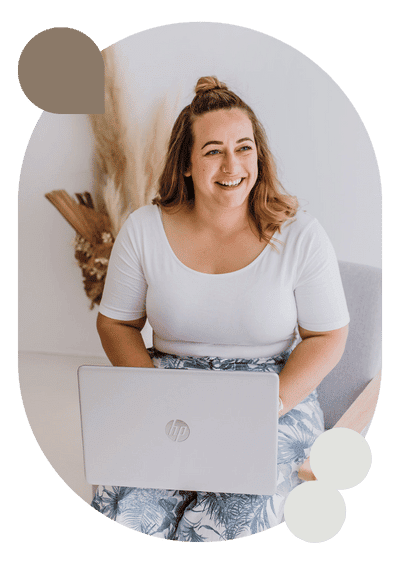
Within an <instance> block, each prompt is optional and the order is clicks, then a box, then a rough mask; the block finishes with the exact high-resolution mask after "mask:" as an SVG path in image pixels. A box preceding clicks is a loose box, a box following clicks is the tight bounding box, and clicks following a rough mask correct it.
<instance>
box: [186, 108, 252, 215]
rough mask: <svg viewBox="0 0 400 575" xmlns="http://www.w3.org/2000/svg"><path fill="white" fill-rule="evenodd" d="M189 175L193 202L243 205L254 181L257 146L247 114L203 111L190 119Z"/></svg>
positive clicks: (231, 205) (234, 110) (229, 111)
mask: <svg viewBox="0 0 400 575" xmlns="http://www.w3.org/2000/svg"><path fill="white" fill-rule="evenodd" d="M192 129H193V136H194V141H193V148H192V153H191V165H190V167H189V169H188V171H187V172H186V173H185V176H191V177H192V180H193V186H194V194H195V203H198V202H199V201H205V202H206V203H208V204H209V205H215V204H218V205H220V206H223V207H238V206H240V205H243V204H244V203H245V202H246V201H247V198H248V196H249V194H250V192H251V190H252V188H253V186H254V184H255V183H256V180H257V174H258V166H257V149H256V145H255V140H254V134H253V127H252V124H251V121H250V119H249V117H248V116H247V114H246V113H245V112H243V111H242V110H240V109H238V108H233V109H231V110H216V111H212V112H207V113H205V114H203V115H202V116H200V117H198V118H196V119H195V120H194V122H193V126H192Z"/></svg>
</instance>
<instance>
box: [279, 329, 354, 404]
mask: <svg viewBox="0 0 400 575" xmlns="http://www.w3.org/2000/svg"><path fill="white" fill-rule="evenodd" d="M299 333H300V337H301V338H302V341H301V342H300V343H299V345H298V346H297V347H296V348H295V349H294V350H293V352H292V353H291V354H290V356H289V359H288V360H287V362H286V365H285V367H284V368H283V369H282V371H281V372H280V374H279V397H280V398H281V399H282V402H283V410H282V411H281V412H280V415H284V414H285V413H287V412H288V411H290V410H291V409H292V408H293V407H295V406H296V405H297V404H298V403H300V402H301V401H302V400H303V399H305V398H306V397H307V396H308V395H309V394H310V393H311V392H312V391H313V390H314V389H315V388H316V387H317V386H318V385H319V384H320V383H321V381H322V380H323V379H324V377H325V376H326V375H328V373H329V372H330V371H332V369H333V368H334V367H335V365H336V364H338V363H339V361H340V358H341V357H342V355H343V352H344V348H345V345H346V340H347V334H348V326H345V327H342V328H340V329H335V330H332V331H324V332H317V331H308V330H306V329H304V328H302V327H300V326H299Z"/></svg>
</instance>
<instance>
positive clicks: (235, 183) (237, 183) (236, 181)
mask: <svg viewBox="0 0 400 575" xmlns="http://www.w3.org/2000/svg"><path fill="white" fill-rule="evenodd" d="M241 181H242V178H239V179H238V180H235V181H234V182H218V183H219V184H222V185H223V186H238V185H239V184H240V182H241Z"/></svg>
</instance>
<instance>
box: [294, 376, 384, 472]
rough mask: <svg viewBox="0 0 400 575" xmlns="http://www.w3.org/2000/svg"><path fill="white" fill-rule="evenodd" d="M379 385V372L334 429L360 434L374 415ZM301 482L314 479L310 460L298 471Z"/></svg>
mask: <svg viewBox="0 0 400 575" xmlns="http://www.w3.org/2000/svg"><path fill="white" fill-rule="evenodd" d="M380 383H381V372H380V371H379V373H377V375H376V376H375V377H374V378H373V379H371V381H370V382H369V383H368V385H367V386H366V387H365V389H364V390H363V391H362V392H361V393H360V395H359V396H358V397H357V399H355V400H354V401H353V403H352V404H351V405H350V407H349V408H348V410H347V411H346V412H345V413H344V414H343V415H342V417H341V418H340V419H339V421H338V422H337V423H336V424H335V425H334V427H346V428H347V429H353V430H354V431H357V433H361V432H362V431H363V429H365V427H366V426H367V425H368V423H369V422H370V421H371V419H372V416H373V415H374V411H375V407H376V402H377V401H378V395H379V388H380ZM298 475H299V478H300V479H301V480H302V481H314V480H315V479H316V477H315V475H314V473H313V472H312V470H311V465H310V458H309V457H308V458H307V459H306V460H305V461H304V463H303V464H302V465H301V467H300V469H299V471H298Z"/></svg>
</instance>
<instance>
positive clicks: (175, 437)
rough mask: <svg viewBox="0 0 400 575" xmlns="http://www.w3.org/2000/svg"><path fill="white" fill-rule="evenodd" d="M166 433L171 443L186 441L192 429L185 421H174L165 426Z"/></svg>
mask: <svg viewBox="0 0 400 575" xmlns="http://www.w3.org/2000/svg"><path fill="white" fill-rule="evenodd" d="M165 433H166V434H167V437H169V439H171V441H185V440H186V439H187V438H188V437H189V435H190V429H189V426H188V424H187V423H185V422H184V421H181V420H180V419H172V420H171V421H169V422H168V423H167V425H166V426H165Z"/></svg>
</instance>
